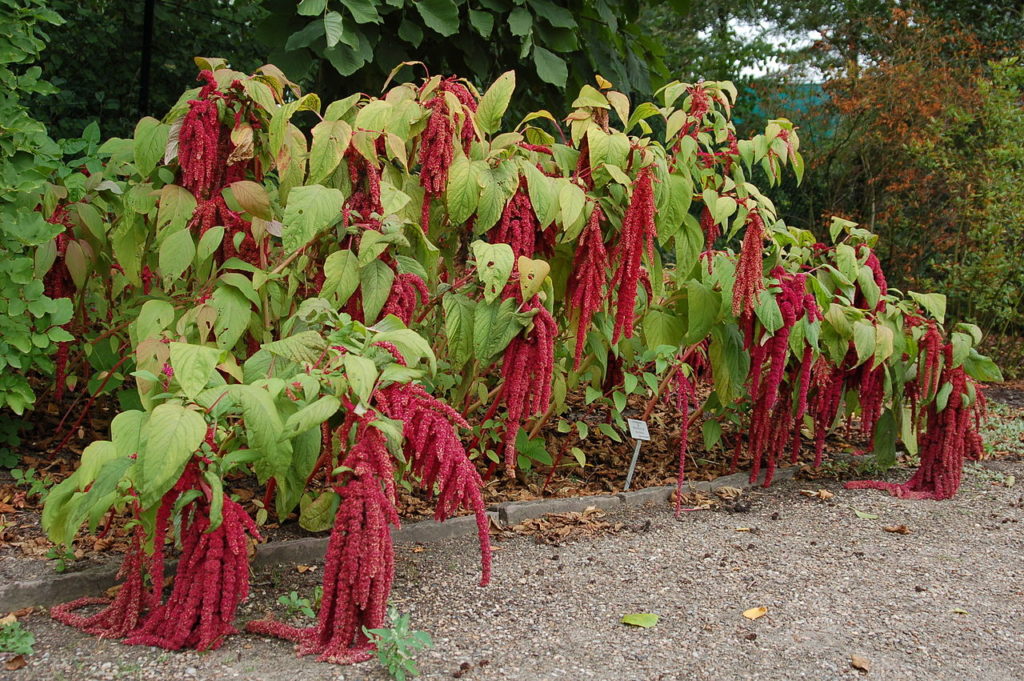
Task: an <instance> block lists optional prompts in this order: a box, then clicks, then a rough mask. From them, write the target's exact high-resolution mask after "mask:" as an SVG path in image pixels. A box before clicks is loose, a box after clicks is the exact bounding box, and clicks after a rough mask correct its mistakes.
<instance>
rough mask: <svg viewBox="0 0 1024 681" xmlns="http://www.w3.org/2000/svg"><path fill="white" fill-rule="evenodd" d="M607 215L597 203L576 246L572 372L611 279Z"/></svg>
mask: <svg viewBox="0 0 1024 681" xmlns="http://www.w3.org/2000/svg"><path fill="white" fill-rule="evenodd" d="M603 218H604V212H603V211H602V210H601V207H600V206H598V205H597V204H596V203H595V204H594V210H593V211H591V213H590V218H589V220H588V221H587V226H586V227H585V228H584V229H583V232H582V234H580V239H579V241H578V242H577V244H576V262H575V263H574V267H573V272H572V275H570V279H569V295H568V303H569V308H570V309H571V310H573V314H575V315H576V316H577V322H576V354H575V356H574V358H573V365H572V366H573V369H579V367H580V359H581V358H582V357H583V348H584V344H585V343H586V340H587V332H588V331H589V330H590V323H591V321H592V320H593V319H594V313H595V312H597V311H598V310H599V309H601V306H602V305H603V303H604V287H605V282H606V281H607V278H608V252H607V251H606V250H605V247H604V235H603V234H602V232H601V220H602V219H603Z"/></svg>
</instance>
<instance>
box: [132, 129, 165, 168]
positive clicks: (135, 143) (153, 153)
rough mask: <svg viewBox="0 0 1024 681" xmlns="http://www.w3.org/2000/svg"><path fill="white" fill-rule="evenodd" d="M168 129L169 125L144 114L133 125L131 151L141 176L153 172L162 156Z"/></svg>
mask: <svg viewBox="0 0 1024 681" xmlns="http://www.w3.org/2000/svg"><path fill="white" fill-rule="evenodd" d="M170 129H171V128H170V126H169V125H165V124H164V123H161V122H160V121H158V120H157V119H155V118H153V117H151V116H146V117H145V118H143V119H142V120H140V121H139V122H138V124H137V125H136V126H135V137H134V139H133V140H132V152H133V153H134V154H135V165H136V167H137V168H138V169H139V174H140V175H142V176H143V177H146V176H148V175H149V174H150V173H151V172H153V171H154V170H155V169H156V166H157V163H159V162H160V160H161V159H162V158H163V157H164V151H165V149H166V148H167V136H168V133H169V132H170Z"/></svg>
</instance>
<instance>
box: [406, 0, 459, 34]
mask: <svg viewBox="0 0 1024 681" xmlns="http://www.w3.org/2000/svg"><path fill="white" fill-rule="evenodd" d="M415 5H416V10H417V11H418V12H419V13H420V16H421V17H422V18H423V23H424V24H426V25H427V27H429V28H431V29H433V30H434V31H437V32H438V33H440V34H441V35H443V36H445V37H446V38H447V37H448V36H450V35H454V34H455V33H456V32H457V31H458V30H459V8H458V7H457V6H456V5H455V3H454V2H453V1H452V0H417V1H416V3H415Z"/></svg>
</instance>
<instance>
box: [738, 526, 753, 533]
mask: <svg viewBox="0 0 1024 681" xmlns="http://www.w3.org/2000/svg"><path fill="white" fill-rule="evenodd" d="M736 531H737V532H750V528H749V527H737V528H736Z"/></svg>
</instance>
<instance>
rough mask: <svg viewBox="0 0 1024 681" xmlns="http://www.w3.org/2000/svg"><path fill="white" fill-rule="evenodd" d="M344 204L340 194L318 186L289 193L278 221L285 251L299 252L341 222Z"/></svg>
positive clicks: (293, 190) (334, 190)
mask: <svg viewBox="0 0 1024 681" xmlns="http://www.w3.org/2000/svg"><path fill="white" fill-rule="evenodd" d="M344 201H345V195H344V194H342V193H341V190H339V189H334V188H328V187H324V186H322V185H319V184H313V185H308V186H303V187H295V188H294V189H292V190H291V192H290V193H289V194H288V205H287V207H285V209H284V218H283V219H282V221H281V222H282V228H281V237H282V241H283V242H284V248H285V251H287V252H289V253H290V252H292V251H295V250H298V249H299V248H302V247H303V246H305V245H306V244H307V243H309V242H310V241H312V240H313V239H315V238H316V237H317V236H319V235H320V234H321V233H322V232H323V231H324V230H326V229H327V228H328V227H330V226H331V225H332V224H334V222H335V221H336V220H338V219H340V218H341V206H342V204H343V203H344Z"/></svg>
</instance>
